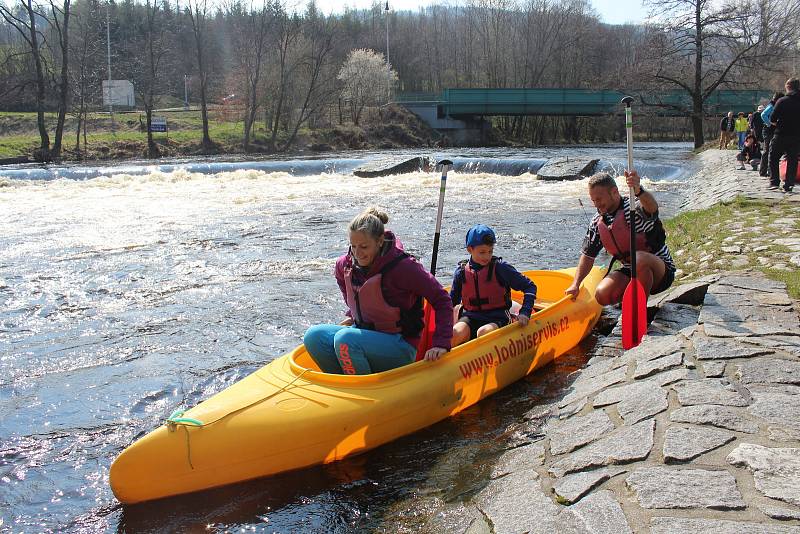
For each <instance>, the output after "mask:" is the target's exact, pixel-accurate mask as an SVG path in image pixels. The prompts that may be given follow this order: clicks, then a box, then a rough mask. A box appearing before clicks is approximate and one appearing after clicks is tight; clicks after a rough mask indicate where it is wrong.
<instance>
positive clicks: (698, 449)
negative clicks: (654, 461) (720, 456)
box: [663, 425, 736, 463]
mask: <svg viewBox="0 0 800 534" xmlns="http://www.w3.org/2000/svg"><path fill="white" fill-rule="evenodd" d="M734 439H736V436H735V435H734V434H732V433H731V432H728V431H726V430H719V429H716V428H707V427H706V428H704V427H697V426H695V427H683V426H677V425H675V426H671V427H669V428H668V429H667V432H666V434H665V435H664V448H663V451H664V462H665V463H673V462H688V461H689V460H691V459H692V458H697V457H698V456H700V455H701V454H704V453H706V452H708V451H710V450H714V449H716V448H717V447H722V446H723V445H725V444H726V443H730V442H731V441H733V440H734Z"/></svg>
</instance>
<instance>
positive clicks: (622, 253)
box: [597, 204, 651, 263]
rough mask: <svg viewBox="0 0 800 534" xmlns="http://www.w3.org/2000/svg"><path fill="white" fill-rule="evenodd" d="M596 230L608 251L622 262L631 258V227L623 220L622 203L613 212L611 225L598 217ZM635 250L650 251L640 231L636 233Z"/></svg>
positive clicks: (626, 261)
mask: <svg viewBox="0 0 800 534" xmlns="http://www.w3.org/2000/svg"><path fill="white" fill-rule="evenodd" d="M597 230H598V231H599V232H600V241H601V242H602V243H603V246H604V247H605V248H606V250H607V251H608V253H609V254H611V255H612V256H614V257H615V258H617V259H618V260H621V261H623V262H624V263H629V262H630V259H631V258H630V252H631V227H630V226H629V225H628V221H627V220H625V212H624V211H623V209H622V204H620V208H619V209H618V210H617V213H615V214H614V220H613V221H611V225H607V224H606V223H605V221H603V217H602V216H601V217H600V220H599V221H598V222H597ZM636 250H643V251H645V252H651V250H650V247H649V246H648V245H647V239H646V238H645V235H644V234H643V233H641V232H637V233H636Z"/></svg>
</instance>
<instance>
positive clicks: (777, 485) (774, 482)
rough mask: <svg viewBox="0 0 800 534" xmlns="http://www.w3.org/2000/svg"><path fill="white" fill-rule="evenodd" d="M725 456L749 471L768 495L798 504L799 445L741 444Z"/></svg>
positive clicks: (799, 493) (758, 488) (799, 482)
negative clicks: (778, 446) (780, 446)
mask: <svg viewBox="0 0 800 534" xmlns="http://www.w3.org/2000/svg"><path fill="white" fill-rule="evenodd" d="M726 459H727V461H728V463H730V464H732V465H736V466H744V467H747V468H748V469H749V470H750V471H752V472H753V480H754V481H755V483H756V489H757V490H758V491H760V492H761V493H763V494H764V495H766V496H767V497H770V498H772V499H778V500H781V501H785V502H788V503H791V504H795V505H800V448H794V447H792V448H777V447H776V448H770V447H764V446H762V445H757V444H754V443H742V444H740V445H739V446H738V447H736V448H735V449H733V450H732V451H731V452H730V454H728V456H727V458H726Z"/></svg>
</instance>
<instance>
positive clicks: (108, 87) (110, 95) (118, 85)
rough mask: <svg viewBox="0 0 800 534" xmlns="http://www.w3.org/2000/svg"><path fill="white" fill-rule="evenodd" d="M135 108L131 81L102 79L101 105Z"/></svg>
mask: <svg viewBox="0 0 800 534" xmlns="http://www.w3.org/2000/svg"><path fill="white" fill-rule="evenodd" d="M109 105H112V106H114V107H126V108H131V109H132V108H135V107H136V98H135V97H134V95H133V83H131V82H130V81H128V80H103V107H108V106H109Z"/></svg>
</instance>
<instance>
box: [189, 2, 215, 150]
mask: <svg viewBox="0 0 800 534" xmlns="http://www.w3.org/2000/svg"><path fill="white" fill-rule="evenodd" d="M187 12H188V14H189V19H190V20H191V21H192V33H193V34H194V43H195V57H196V59H197V72H198V75H199V77H200V116H201V119H202V122H203V141H202V145H203V150H204V151H209V150H211V149H212V148H213V147H214V143H213V141H211V136H210V135H209V133H208V74H209V72H208V58H207V52H206V49H207V39H208V38H209V32H208V0H189V8H188V9H187Z"/></svg>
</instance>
